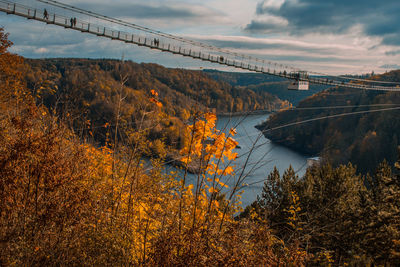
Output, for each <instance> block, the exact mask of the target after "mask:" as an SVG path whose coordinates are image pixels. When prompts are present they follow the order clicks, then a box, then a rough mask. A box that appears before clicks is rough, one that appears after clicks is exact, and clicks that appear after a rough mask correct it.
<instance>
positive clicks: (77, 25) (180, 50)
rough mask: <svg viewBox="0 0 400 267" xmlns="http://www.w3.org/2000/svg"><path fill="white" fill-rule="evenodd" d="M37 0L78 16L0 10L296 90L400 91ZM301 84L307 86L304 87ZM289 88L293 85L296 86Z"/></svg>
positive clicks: (9, 6)
mask: <svg viewBox="0 0 400 267" xmlns="http://www.w3.org/2000/svg"><path fill="white" fill-rule="evenodd" d="M37 1H38V2H41V3H44V4H47V5H50V6H52V7H54V8H56V9H57V10H61V9H64V10H68V11H70V12H74V13H73V14H78V15H77V17H78V19H77V18H76V17H74V18H75V19H74V18H73V17H67V16H65V15H62V14H60V13H62V12H58V13H57V12H51V11H50V12H49V11H47V9H45V8H35V7H31V6H26V5H22V4H19V3H17V2H12V1H5V0H0V11H1V12H4V13H7V14H12V15H16V16H20V17H24V18H27V19H30V20H36V21H39V22H43V23H47V24H53V25H56V26H60V27H63V28H66V29H71V30H76V31H80V32H82V33H86V34H93V35H96V36H99V37H103V38H110V39H112V40H117V41H121V42H125V43H128V44H133V45H137V46H143V47H147V48H150V49H156V50H159V51H162V52H167V53H171V54H174V55H180V56H184V57H190V58H193V59H197V60H203V61H208V62H211V63H217V64H221V65H225V66H229V67H234V68H238V69H242V70H248V71H252V72H258V73H264V74H268V75H274V76H279V77H282V78H287V79H290V80H294V81H295V83H297V86H298V87H297V89H298V90H305V89H306V88H308V83H313V84H322V85H329V86H337V87H345V88H356V89H363V90H380V91H400V85H399V84H395V83H392V82H385V81H374V80H366V79H357V78H352V77H346V76H332V75H326V74H322V73H317V72H312V71H306V70H301V69H298V68H294V67H291V66H287V65H284V64H279V63H276V62H271V61H267V60H265V59H260V58H257V57H254V56H249V55H245V54H240V53H237V52H235V51H231V50H227V49H222V48H219V47H215V46H212V45H209V44H205V43H202V42H198V41H194V40H190V39H186V38H183V37H179V36H175V35H171V34H167V33H163V32H161V31H158V30H153V29H150V28H147V27H143V26H140V25H137V24H133V23H130V22H126V21H123V20H120V19H115V18H111V17H108V16H105V15H101V14H97V13H94V12H91V11H87V10H83V9H80V8H77V7H74V6H70V5H66V4H63V3H61V2H57V1H54V0H37ZM79 15H84V16H85V17H86V18H89V19H86V20H85V19H82V18H79ZM90 18H92V20H93V19H94V20H96V21H97V23H90V22H89V21H90ZM109 23H111V24H112V25H116V26H120V27H121V26H122V27H123V28H124V30H119V29H118V30H116V29H115V28H116V27H110V26H106V25H107V24H109ZM125 29H126V30H125ZM304 85H307V86H306V87H304ZM289 88H290V87H289ZM292 89H296V87H295V88H292Z"/></svg>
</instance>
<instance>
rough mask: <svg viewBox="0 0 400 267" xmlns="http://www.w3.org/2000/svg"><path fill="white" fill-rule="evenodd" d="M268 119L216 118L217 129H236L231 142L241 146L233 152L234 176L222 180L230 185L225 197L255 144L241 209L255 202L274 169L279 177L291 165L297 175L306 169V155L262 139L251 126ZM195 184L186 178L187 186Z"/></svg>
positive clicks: (193, 178) (192, 176)
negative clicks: (234, 159)
mask: <svg viewBox="0 0 400 267" xmlns="http://www.w3.org/2000/svg"><path fill="white" fill-rule="evenodd" d="M268 116H269V114H257V115H247V116H234V117H228V116H219V117H218V121H217V128H218V129H220V130H223V131H225V132H227V131H229V129H230V128H236V131H237V134H236V136H235V137H234V139H235V140H237V141H238V142H239V146H240V148H238V149H235V152H237V153H238V155H239V156H238V158H237V160H236V161H235V163H234V164H235V165H236V167H235V170H236V175H235V176H234V177H226V178H225V180H223V182H224V183H226V184H227V185H228V186H229V188H228V189H225V192H226V193H227V194H229V193H230V189H231V188H233V185H234V184H235V183H236V180H237V178H238V177H239V175H240V173H241V172H242V169H243V166H244V165H245V163H246V160H247V156H248V154H249V151H250V150H251V148H252V147H253V144H254V143H255V142H256V141H257V142H256V143H255V147H256V148H255V149H254V150H253V151H252V153H251V154H250V157H249V160H248V163H247V165H246V167H245V169H244V174H245V175H246V178H245V180H244V183H245V186H244V187H243V193H242V199H241V201H242V205H241V206H242V207H246V206H247V205H250V204H251V203H252V202H253V201H254V200H256V199H257V195H260V194H261V191H262V187H263V184H264V180H265V179H266V177H267V176H268V174H269V173H270V172H271V171H272V170H273V169H274V166H276V167H277V169H278V170H279V172H280V174H281V175H282V174H283V172H284V171H285V170H286V169H287V168H289V166H290V165H292V167H293V169H294V170H295V171H296V172H297V174H298V175H299V176H302V175H303V174H304V173H305V170H306V163H307V157H306V156H305V155H301V154H299V153H296V152H294V151H292V150H290V149H288V148H286V147H283V146H280V145H277V144H274V143H272V142H270V140H269V139H267V138H265V137H264V135H261V136H260V131H259V130H257V129H256V128H255V127H254V126H255V125H257V124H259V123H261V122H263V121H265V120H266V119H267V118H268ZM224 129H225V130H224ZM257 138H258V140H257ZM196 181H197V175H195V174H189V175H188V177H187V184H190V183H193V184H195V183H196Z"/></svg>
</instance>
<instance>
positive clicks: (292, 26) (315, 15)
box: [245, 0, 400, 45]
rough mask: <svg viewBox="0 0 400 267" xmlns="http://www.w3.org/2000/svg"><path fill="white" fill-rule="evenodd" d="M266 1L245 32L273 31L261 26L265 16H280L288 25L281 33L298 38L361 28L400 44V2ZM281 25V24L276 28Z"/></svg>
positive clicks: (259, 5) (387, 0) (385, 42)
mask: <svg viewBox="0 0 400 267" xmlns="http://www.w3.org/2000/svg"><path fill="white" fill-rule="evenodd" d="M277 3H279V2H276V1H275V2H273V3H272V0H263V1H261V2H259V3H258V5H257V8H256V15H257V17H256V18H255V19H253V20H252V21H251V23H250V24H248V25H247V26H246V28H245V30H247V31H250V32H254V31H258V32H260V33H264V32H268V31H270V30H271V25H270V24H268V23H260V19H262V18H263V16H277V17H280V18H282V19H284V20H286V21H287V22H288V24H287V25H286V26H285V25H283V26H282V27H281V28H280V30H282V31H285V32H289V33H290V34H294V35H303V34H307V33H311V32H319V33H335V34H343V33H346V32H349V31H351V29H352V28H353V27H354V26H357V25H361V26H362V29H363V32H364V34H366V35H369V36H379V37H382V43H383V44H388V45H400V37H399V34H400V16H399V15H398V14H399V13H400V4H399V2H398V0H385V1H376V0H352V1H348V0H323V1H321V0H283V1H281V3H280V5H277ZM275 26H277V25H275Z"/></svg>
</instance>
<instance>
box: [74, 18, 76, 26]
mask: <svg viewBox="0 0 400 267" xmlns="http://www.w3.org/2000/svg"><path fill="white" fill-rule="evenodd" d="M74 26H75V27H76V18H74Z"/></svg>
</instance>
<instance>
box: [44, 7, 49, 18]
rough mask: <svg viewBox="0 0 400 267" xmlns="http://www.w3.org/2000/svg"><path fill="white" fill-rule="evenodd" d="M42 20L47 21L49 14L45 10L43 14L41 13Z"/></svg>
mask: <svg viewBox="0 0 400 267" xmlns="http://www.w3.org/2000/svg"><path fill="white" fill-rule="evenodd" d="M43 19H47V20H48V19H49V13H47V9H44V12H43Z"/></svg>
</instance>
